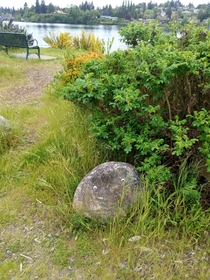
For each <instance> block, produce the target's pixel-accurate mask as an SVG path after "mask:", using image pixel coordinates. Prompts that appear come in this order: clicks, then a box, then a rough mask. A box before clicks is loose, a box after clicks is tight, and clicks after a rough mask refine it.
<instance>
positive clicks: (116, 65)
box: [62, 24, 210, 188]
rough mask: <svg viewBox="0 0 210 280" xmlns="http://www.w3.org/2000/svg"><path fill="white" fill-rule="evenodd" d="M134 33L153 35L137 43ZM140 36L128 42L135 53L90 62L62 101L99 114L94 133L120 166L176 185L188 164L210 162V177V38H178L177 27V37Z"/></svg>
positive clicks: (196, 31)
mask: <svg viewBox="0 0 210 280" xmlns="http://www.w3.org/2000/svg"><path fill="white" fill-rule="evenodd" d="M132 28H134V29H135V30H138V28H139V29H140V30H141V29H142V30H144V29H145V28H146V33H145V34H144V33H143V31H142V30H141V34H142V36H143V37H138V38H137V34H136V33H135V32H134V31H135V30H134V31H133V29H132ZM132 28H131V27H130V26H128V27H125V28H124V32H122V34H124V38H130V39H129V41H128V42H131V38H132V40H134V41H135V42H136V43H132V44H133V47H134V48H133V49H130V50H126V51H117V52H114V53H112V54H110V55H107V56H106V58H105V59H103V60H91V61H89V62H87V63H86V64H85V65H84V67H83V68H82V70H81V73H80V75H79V76H78V78H77V79H76V80H75V82H74V83H72V84H70V83H69V84H67V85H66V86H65V87H64V88H63V91H62V94H63V95H64V96H65V98H67V99H69V100H71V101H73V102H75V103H77V104H79V105H80V106H83V107H84V108H87V109H88V110H90V111H91V116H92V121H91V129H92V131H93V132H94V135H95V136H96V137H97V138H98V139H99V140H101V141H102V142H103V143H104V147H106V148H107V149H110V150H112V151H113V152H114V159H117V160H124V161H127V162H130V163H132V164H134V165H135V166H136V167H137V168H138V170H140V171H142V172H145V173H146V174H147V175H148V176H149V178H150V180H152V181H154V180H155V181H158V182H168V183H170V185H172V184H173V183H172V177H173V176H176V175H177V174H178V172H179V166H180V165H181V163H182V162H183V161H184V160H186V159H187V162H188V164H190V163H191V162H193V161H199V160H201V159H203V157H204V158H205V160H206V164H207V170H209V169H210V165H209V164H210V162H209V157H210V156H209V148H208V147H209V143H208V142H209V110H210V103H209V101H210V100H209V88H210V84H209V75H210V71H209V70H210V64H209V55H208V52H209V47H210V32H209V31H208V30H206V29H203V28H195V27H194V28H192V26H184V28H183V27H182V34H183V36H182V37H181V38H178V37H177V32H178V29H176V28H177V27H176V28H175V27H174V26H173V30H172V29H171V30H172V31H171V33H170V34H164V33H163V31H162V29H160V28H159V29H158V27H156V26H155V25H154V24H153V25H151V26H150V25H149V26H146V27H145V26H144V25H143V24H136V25H134V24H132ZM174 30H175V31H176V32H175V31H174ZM183 30H184V31H183ZM180 31H181V30H180ZM126 32H127V33H126ZM132 32H133V33H132ZM125 34H126V35H125ZM154 34H156V36H154ZM129 36H130V37H129ZM126 40H128V39H126ZM129 44H131V43H129ZM204 108H205V109H204ZM197 184H199V182H197ZM193 188H194V187H193Z"/></svg>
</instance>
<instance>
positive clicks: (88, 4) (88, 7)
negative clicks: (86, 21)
mask: <svg viewBox="0 0 210 280" xmlns="http://www.w3.org/2000/svg"><path fill="white" fill-rule="evenodd" d="M79 8H80V9H81V10H82V11H87V10H89V11H90V10H94V8H95V7H94V5H93V1H92V2H87V1H85V3H83V2H82V4H81V5H79Z"/></svg>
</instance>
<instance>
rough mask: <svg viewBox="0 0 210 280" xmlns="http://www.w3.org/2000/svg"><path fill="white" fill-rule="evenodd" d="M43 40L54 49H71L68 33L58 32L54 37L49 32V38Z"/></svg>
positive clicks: (70, 39) (70, 38)
mask: <svg viewBox="0 0 210 280" xmlns="http://www.w3.org/2000/svg"><path fill="white" fill-rule="evenodd" d="M43 40H44V41H45V42H46V43H47V44H48V45H50V46H51V47H53V48H56V49H65V48H66V47H70V48H73V41H72V37H71V35H70V33H69V32H60V33H59V35H56V34H55V33H54V32H53V31H50V32H49V36H45V37H44V38H43Z"/></svg>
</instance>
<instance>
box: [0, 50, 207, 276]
mask: <svg viewBox="0 0 210 280" xmlns="http://www.w3.org/2000/svg"><path fill="white" fill-rule="evenodd" d="M41 53H42V54H46V55H53V56H57V57H58V59H57V60H55V61H54V63H55V64H56V63H60V61H62V57H63V52H62V51H59V50H58V51H56V52H55V51H54V50H51V49H46V50H42V52H41ZM0 62H1V66H0V73H1V75H0V93H2V92H5V91H7V92H8V94H10V93H12V91H13V90H14V88H16V87H17V86H18V87H21V88H24V86H25V80H26V73H27V69H31V67H32V68H34V69H35V68H37V67H38V66H40V65H41V66H48V65H49V67H53V62H52V61H42V60H41V61H39V60H29V61H25V60H21V59H17V58H14V57H12V56H9V57H8V56H6V55H5V54H4V53H3V52H0ZM55 74H56V71H55ZM56 91H59V88H58V86H57V85H56V83H52V84H51V86H48V87H47V88H46V90H45V94H44V95H42V96H41V97H39V98H38V99H33V100H32V102H27V103H25V104H19V103H15V102H13V103H11V102H9V103H7V102H6V99H5V98H4V99H3V101H2V104H1V105H0V115H2V116H4V117H5V118H7V119H8V120H9V121H10V122H11V124H12V128H11V131H10V133H9V136H5V135H2V136H1V150H0V153H1V155H0V221H1V222H0V224H1V225H0V232H1V235H0V246H1V250H0V261H1V264H2V265H1V266H0V279H5V280H6V279H19V278H20V279H91V280H92V279H104V280H105V279H107V280H108V279H116V280H117V279H121V280H122V279H125V280H127V279H129V280H130V279H199V280H200V279H210V269H209V261H210V249H209V248H210V239H209V225H210V217H209V213H208V212H204V211H201V209H200V208H196V207H195V208H194V210H193V211H192V212H191V213H188V212H187V211H186V212H185V211H183V209H180V208H179V205H180V201H179V200H180V199H181V196H180V195H179V192H177V193H176V194H174V195H173V196H172V197H171V198H170V199H169V200H167V199H166V200H164V199H163V197H161V195H160V193H161V192H160V190H161V186H156V185H149V184H148V183H147V180H146V179H145V178H142V180H143V182H144V185H145V192H144V193H143V197H142V199H141V201H139V202H138V203H137V204H136V205H134V207H133V209H131V211H130V212H129V213H128V215H127V216H125V217H115V219H114V220H112V221H110V222H109V223H108V224H100V223H98V222H95V221H89V220H86V219H84V218H82V217H79V216H77V215H76V214H75V213H74V211H73V209H72V199H73V194H74V191H75V188H76V186H77V184H78V183H79V181H80V180H81V179H82V178H83V177H84V175H85V174H87V172H89V171H90V170H91V169H92V168H93V167H95V166H96V165H98V164H99V163H101V162H103V161H105V160H107V159H108V158H107V155H106V151H104V150H103V149H101V148H100V147H99V145H98V144H97V143H96V141H95V139H94V138H93V137H92V135H91V134H90V132H89V130H88V116H87V115H86V114H85V113H84V112H83V111H81V110H80V109H78V108H77V107H76V106H75V105H73V104H72V103H71V102H68V101H65V100H61V99H59V98H57V97H56V94H55V93H56ZM180 181H181V180H180ZM170 200H171V201H172V200H173V202H174V201H175V203H174V204H175V205H177V208H175V210H174V211H173V213H171V211H170V206H171V205H170ZM183 213H185V214H183ZM134 236H135V237H136V238H134V240H136V241H133V239H130V238H131V237H134Z"/></svg>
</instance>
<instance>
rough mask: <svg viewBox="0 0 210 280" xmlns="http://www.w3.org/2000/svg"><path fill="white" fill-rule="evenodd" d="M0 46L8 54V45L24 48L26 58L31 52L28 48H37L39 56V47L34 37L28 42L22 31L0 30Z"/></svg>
mask: <svg viewBox="0 0 210 280" xmlns="http://www.w3.org/2000/svg"><path fill="white" fill-rule="evenodd" d="M0 46H4V47H5V48H6V53H7V54H8V47H17V48H26V59H28V56H29V55H30V54H31V53H30V50H37V53H36V54H37V55H38V57H39V58H40V48H39V46H38V42H37V40H36V39H33V42H30V41H29V40H28V39H27V35H26V34H24V33H14V32H1V31H0Z"/></svg>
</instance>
